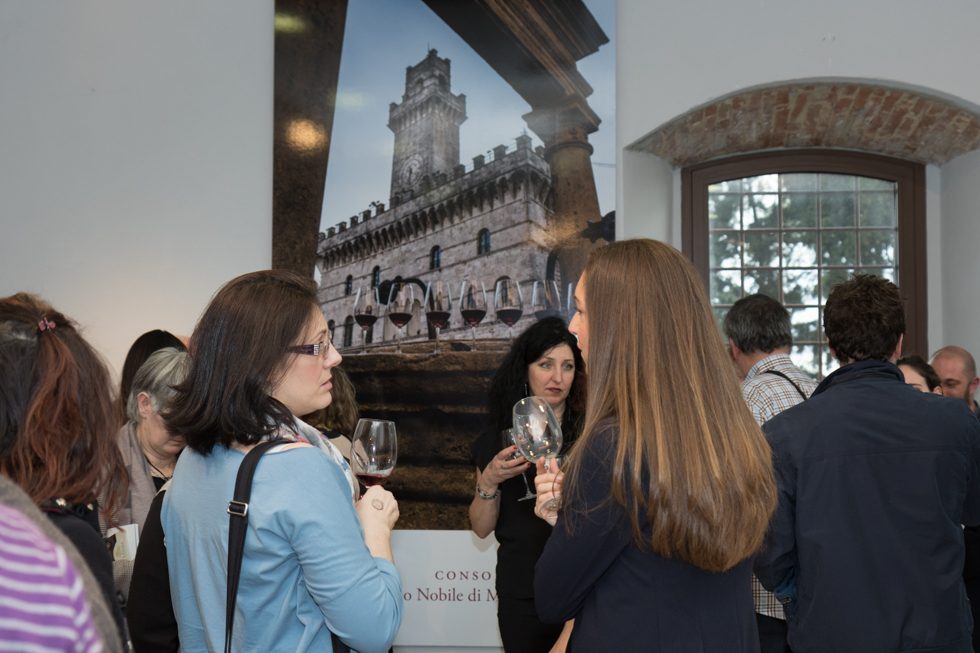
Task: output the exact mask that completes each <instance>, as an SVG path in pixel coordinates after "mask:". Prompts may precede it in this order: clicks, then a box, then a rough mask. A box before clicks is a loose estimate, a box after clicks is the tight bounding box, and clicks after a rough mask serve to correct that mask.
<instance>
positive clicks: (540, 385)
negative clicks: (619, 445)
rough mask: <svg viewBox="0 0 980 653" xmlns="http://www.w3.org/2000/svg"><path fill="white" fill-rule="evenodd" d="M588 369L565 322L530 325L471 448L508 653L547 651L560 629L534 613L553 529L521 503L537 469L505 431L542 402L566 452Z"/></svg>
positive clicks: (474, 517) (480, 530)
mask: <svg viewBox="0 0 980 653" xmlns="http://www.w3.org/2000/svg"><path fill="white" fill-rule="evenodd" d="M584 371H585V367H584V364H583V363H582V354H581V352H580V351H579V348H578V344H577V343H576V340H575V336H573V335H572V334H571V333H569V332H568V329H567V328H566V327H565V323H564V322H563V321H562V320H561V318H557V317H549V318H545V319H543V320H540V321H538V322H537V323H535V324H534V325H532V326H531V327H529V328H528V329H527V330H526V331H525V332H524V333H522V334H521V335H520V336H519V337H518V338H517V339H516V340H515V341H514V344H513V346H512V347H511V349H510V352H508V354H507V356H506V358H504V361H503V363H502V364H501V365H500V367H499V368H498V369H497V373H496V374H495V375H494V377H493V382H492V384H491V386H490V398H489V399H490V401H489V413H490V419H489V425H488V428H487V430H486V432H484V433H483V435H481V436H480V437H479V438H478V439H477V440H476V442H474V443H473V445H472V448H471V451H472V453H473V459H474V460H475V461H476V464H477V467H478V469H479V472H478V474H477V485H476V496H475V497H474V498H473V503H472V504H470V523H471V527H472V529H473V532H474V533H476V534H477V535H478V536H480V537H481V538H485V537H486V536H487V535H489V534H490V533H495V535H496V538H497V541H498V542H499V543H500V548H498V549H497V597H498V599H497V622H498V624H499V627H500V637H501V639H502V640H503V644H504V650H506V651H507V653H514V652H515V651H518V652H523V651H527V652H529V653H534V652H539V651H540V652H546V651H549V650H551V647H552V646H553V645H554V644H555V642H556V641H557V640H558V637H559V635H560V634H561V631H562V626H560V625H558V626H554V625H549V624H543V623H541V621H540V620H539V619H538V617H537V613H536V612H535V610H534V587H533V577H534V564H535V563H536V562H537V560H538V557H539V556H540V555H541V552H542V551H543V550H544V545H545V542H546V541H547V540H548V536H549V535H550V534H551V527H550V526H549V525H548V524H546V523H545V522H544V521H542V520H541V519H538V518H537V517H536V516H535V515H534V505H533V502H532V501H521V500H520V499H521V498H522V497H523V496H524V494H525V492H526V488H525V485H524V481H522V480H521V479H520V478H518V477H519V476H521V475H522V474H524V473H525V472H527V471H528V470H529V469H530V467H531V465H530V463H528V462H527V461H526V460H525V459H524V458H523V457H517V458H512V456H513V455H514V454H515V453H516V448H515V447H513V446H506V447H505V446H504V443H503V436H502V435H501V432H502V431H504V430H505V429H509V428H510V427H511V426H512V421H513V417H512V413H511V411H512V409H513V407H514V404H516V403H517V402H518V401H520V400H521V399H523V398H524V397H528V396H538V397H544V398H545V399H547V400H548V403H549V404H550V405H551V408H552V409H553V410H554V411H555V415H556V416H557V417H558V419H559V420H560V421H561V427H562V433H563V436H564V442H565V444H564V450H565V451H567V450H568V448H569V446H570V445H571V443H572V442H574V440H575V438H576V436H577V435H578V433H579V430H580V426H581V425H580V422H581V418H582V415H583V413H584V412H585V382H584V379H583V378H582V375H583V374H584ZM530 476H531V477H532V478H533V472H532V473H531V474H530Z"/></svg>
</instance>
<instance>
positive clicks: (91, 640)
mask: <svg viewBox="0 0 980 653" xmlns="http://www.w3.org/2000/svg"><path fill="white" fill-rule="evenodd" d="M0 650H2V651H24V652H25V653H49V652H50V653H62V652H67V651H70V652H72V653H100V652H101V651H102V642H101V641H100V640H99V636H98V635H97V634H96V632H95V627H94V626H93V625H92V616H91V613H90V612H89V607H88V604H87V603H86V602H85V590H84V587H83V585H82V580H81V578H79V576H78V573H77V572H76V571H75V568H74V567H73V566H72V564H71V561H70V560H69V559H68V556H67V555H66V554H65V551H64V549H62V548H61V547H60V546H58V545H57V544H55V543H54V542H52V541H51V540H49V539H48V538H47V537H45V535H44V534H43V533H41V531H40V530H39V529H38V528H37V526H35V525H34V523H33V522H31V521H30V520H29V519H28V518H27V517H25V516H24V515H22V514H21V513H20V512H19V511H17V510H15V509H14V508H11V507H10V506H7V505H4V504H0Z"/></svg>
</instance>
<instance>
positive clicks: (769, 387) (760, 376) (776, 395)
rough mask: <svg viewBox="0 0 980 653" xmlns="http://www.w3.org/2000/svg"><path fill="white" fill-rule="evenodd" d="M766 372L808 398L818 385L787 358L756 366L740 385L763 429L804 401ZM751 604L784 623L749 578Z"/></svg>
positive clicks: (774, 604)
mask: <svg viewBox="0 0 980 653" xmlns="http://www.w3.org/2000/svg"><path fill="white" fill-rule="evenodd" d="M769 370H776V371H779V372H782V373H783V374H785V375H786V376H788V377H789V378H790V379H792V380H793V383H795V384H796V385H797V386H799V388H800V390H802V391H803V393H804V394H805V395H806V396H807V397H809V396H810V395H811V394H813V391H814V390H815V389H816V387H817V382H816V381H814V380H813V379H811V378H810V377H808V376H807V375H806V374H804V373H803V372H802V371H800V369H799V368H798V367H796V366H795V365H793V361H791V360H790V357H789V355H787V354H773V355H772V356H767V357H766V358H763V359H762V360H761V361H759V362H758V363H756V364H755V365H754V366H753V367H752V369H751V370H749V373H748V374H746V375H745V380H744V381H742V396H743V397H744V398H745V403H747V404H748V405H749V410H751V411H752V416H753V417H755V421H756V422H758V423H759V426H762V425H763V424H765V423H766V422H768V421H769V420H770V419H772V418H773V417H775V416H776V415H778V414H779V413H781V412H783V411H784V410H786V409H787V408H792V407H793V406H795V405H796V404H798V403H800V402H801V401H803V398H802V397H801V396H800V393H799V392H797V391H796V388H794V387H793V386H792V384H790V383H789V382H788V381H787V380H786V379H784V378H783V377H781V376H778V375H776V374H766V372H768V371H769ZM752 600H753V602H754V603H755V611H756V612H758V613H759V614H764V615H766V616H769V617H774V618H776V619H785V618H786V616H785V615H784V614H783V606H782V605H781V604H780V603H779V601H778V600H777V599H776V597H775V596H774V595H773V593H772V592H769V591H767V590H766V588H764V587H763V586H762V584H761V583H760V582H759V581H758V580H757V579H756V577H755V574H753V575H752Z"/></svg>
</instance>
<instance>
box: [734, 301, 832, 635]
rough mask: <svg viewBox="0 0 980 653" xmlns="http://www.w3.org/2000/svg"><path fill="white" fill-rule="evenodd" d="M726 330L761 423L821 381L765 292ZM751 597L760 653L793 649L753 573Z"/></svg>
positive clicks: (737, 310)
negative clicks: (800, 357) (796, 358)
mask: <svg viewBox="0 0 980 653" xmlns="http://www.w3.org/2000/svg"><path fill="white" fill-rule="evenodd" d="M724 330H725V335H726V336H728V344H729V346H730V347H731V350H732V357H733V358H734V359H735V364H736V365H737V366H738V368H739V370H740V371H741V373H742V375H743V376H744V380H743V381H742V396H743V397H745V402H746V403H747V404H748V406H749V409H750V410H751V411H752V415H753V416H754V417H755V420H756V421H757V422H758V423H759V426H762V425H763V424H765V423H766V422H767V421H769V420H770V419H771V418H772V417H774V416H776V415H778V414H779V413H781V412H783V411H784V410H786V409H787V408H792V407H793V406H795V405H796V404H798V403H800V402H801V401H803V400H805V399H806V398H807V397H809V396H810V393H812V392H813V390H814V389H815V388H816V387H817V383H816V382H815V381H814V380H813V379H811V378H810V377H808V376H807V375H806V374H804V373H803V372H802V371H800V369H799V368H798V367H796V366H795V365H793V362H792V361H791V360H790V357H789V352H790V349H791V348H792V346H793V334H792V332H791V331H790V320H789V313H788V312H787V311H786V309H785V308H783V305H782V304H780V303H779V302H777V301H776V300H775V299H772V298H771V297H767V296H766V295H759V294H757V295H749V296H748V297H744V298H742V299H740V300H738V301H737V302H735V305H734V306H732V308H731V310H730V311H728V315H726V316H725V323H724ZM752 598H753V600H754V602H755V612H756V620H757V621H758V624H759V640H760V644H761V649H762V653H789V651H790V648H789V645H788V644H787V643H786V633H787V628H786V617H785V615H784V614H783V606H782V605H781V604H780V603H779V601H778V600H777V599H776V597H775V596H774V595H773V594H772V592H769V591H767V590H766V589H765V588H763V587H762V585H761V584H760V583H759V581H758V580H757V579H756V577H755V576H754V575H753V576H752Z"/></svg>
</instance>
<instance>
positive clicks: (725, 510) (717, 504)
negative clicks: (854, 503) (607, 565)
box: [565, 239, 776, 572]
mask: <svg viewBox="0 0 980 653" xmlns="http://www.w3.org/2000/svg"><path fill="white" fill-rule="evenodd" d="M627 282H629V283H627ZM585 289H586V297H585V302H586V306H585V309H586V312H585V317H584V318H583V319H586V320H587V321H588V330H589V333H590V334H591V335H590V338H589V341H588V352H587V354H588V389H589V392H588V407H587V410H586V417H585V427H584V429H583V434H582V439H581V441H580V442H579V444H578V445H576V448H575V449H573V450H572V453H571V456H570V462H569V470H568V474H567V476H566V479H565V493H566V497H568V498H569V503H568V504H567V505H570V506H573V508H572V509H571V510H570V511H568V512H566V517H567V520H568V521H567V522H566V523H568V524H569V528H571V529H574V522H575V521H577V519H578V518H579V517H581V516H582V515H583V514H584V513H586V512H587V510H586V509H585V508H580V509H576V508H574V506H576V505H582V501H581V499H578V498H577V497H579V496H580V495H578V494H577V487H578V486H579V483H580V481H579V479H580V478H582V475H583V474H590V473H592V472H591V471H590V466H591V464H592V463H591V462H590V461H589V460H586V459H585V457H586V456H585V453H584V452H588V451H589V450H590V441H592V440H593V439H594V438H596V437H597V436H599V435H601V434H602V433H603V432H604V431H605V430H606V427H607V426H615V427H618V435H617V436H616V440H615V443H614V445H613V446H614V448H615V453H614V456H615V458H614V462H613V472H612V487H611V499H610V500H614V501H616V502H617V503H619V504H620V505H622V506H623V507H624V508H625V512H626V514H627V515H629V519H630V525H631V529H632V533H633V540H634V541H635V542H636V544H637V546H639V547H640V548H642V549H646V548H648V547H649V548H652V549H653V551H654V552H656V553H657V554H659V555H661V556H664V557H671V556H674V555H676V556H678V557H679V558H680V559H681V560H684V561H686V562H689V563H691V564H693V565H695V566H697V567H699V568H701V569H706V570H709V571H718V572H720V571H725V570H727V569H730V568H731V567H733V566H734V565H735V564H737V563H738V562H740V561H741V560H744V559H746V558H748V557H749V556H751V555H752V554H754V553H755V552H756V551H757V550H758V549H759V548H760V546H761V545H762V541H763V537H764V535H765V532H766V528H767V526H768V523H769V517H770V515H771V514H772V512H773V510H774V509H775V506H776V482H775V478H774V476H773V471H772V459H771V456H772V454H771V451H770V449H769V445H768V444H767V443H766V440H765V437H764V436H763V434H762V430H761V429H760V428H759V426H758V424H756V422H755V420H754V419H753V417H752V414H751V413H750V412H749V409H748V407H747V406H746V404H745V401H744V399H743V398H742V394H741V391H740V390H739V386H738V381H737V379H736V378H735V370H734V368H733V366H732V364H731V359H730V358H729V356H728V354H727V353H726V352H725V347H724V345H723V344H722V341H721V337H720V335H719V333H718V327H717V325H716V323H715V319H714V316H713V315H712V312H711V307H710V305H709V304H708V299H707V295H706V293H705V290H704V286H703V284H702V282H701V279H700V278H699V276H698V273H697V271H696V270H695V269H694V266H693V265H691V263H690V261H688V260H687V259H686V258H684V256H682V255H681V253H680V252H678V251H677V250H675V249H674V248H672V247H670V246H669V245H666V244H664V243H661V242H658V241H655V240H647V239H637V240H625V241H619V242H615V243H610V244H608V245H605V246H604V247H600V248H599V249H596V250H594V251H593V252H592V253H591V255H590V256H589V260H588V264H587V265H586V268H585ZM580 308H581V307H580ZM647 526H650V527H651V535H650V536H649V537H647V536H645V535H644V534H643V530H644V528H646V527H647Z"/></svg>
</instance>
